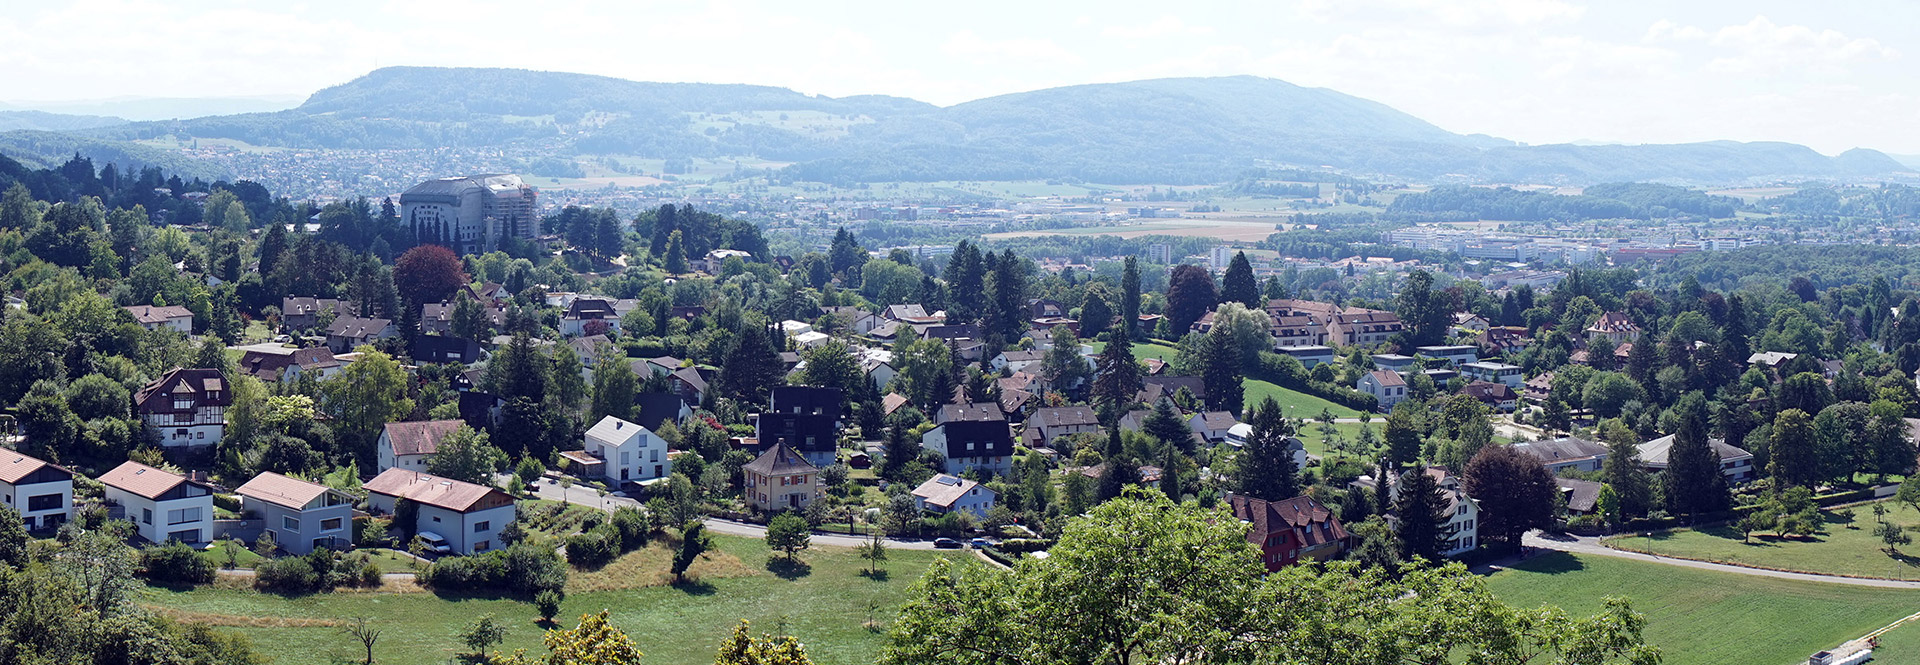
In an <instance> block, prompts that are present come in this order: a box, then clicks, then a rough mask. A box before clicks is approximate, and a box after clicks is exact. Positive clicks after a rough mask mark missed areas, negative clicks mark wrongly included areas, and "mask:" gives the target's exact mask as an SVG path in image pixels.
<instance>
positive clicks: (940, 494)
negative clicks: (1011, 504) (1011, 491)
mask: <svg viewBox="0 0 1920 665" xmlns="http://www.w3.org/2000/svg"><path fill="white" fill-rule="evenodd" d="M996 498H998V497H997V496H995V494H994V492H993V490H991V489H988V488H987V486H985V485H981V484H980V483H976V482H974V481H971V480H967V479H965V478H961V477H959V476H950V475H947V474H944V473H942V474H939V475H936V476H934V477H932V478H928V479H927V482H924V483H920V486H919V487H915V488H913V505H914V507H916V508H919V509H920V510H923V511H927V512H933V513H940V514H946V513H950V512H953V511H956V510H961V511H966V512H968V513H971V514H972V515H973V517H974V519H986V517H987V511H989V510H992V509H993V502H994V500H995V499H996Z"/></svg>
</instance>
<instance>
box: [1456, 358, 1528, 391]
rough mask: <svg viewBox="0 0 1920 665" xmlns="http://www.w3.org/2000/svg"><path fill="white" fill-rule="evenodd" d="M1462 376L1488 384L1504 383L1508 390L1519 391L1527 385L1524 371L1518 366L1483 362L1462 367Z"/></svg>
mask: <svg viewBox="0 0 1920 665" xmlns="http://www.w3.org/2000/svg"><path fill="white" fill-rule="evenodd" d="M1460 374H1461V375H1462V376H1465V377H1467V378H1469V379H1479V380H1481V381H1485V382H1487V383H1504V384H1507V387H1508V388H1512V389H1514V390H1519V389H1520V386H1521V385H1522V384H1524V383H1526V377H1525V376H1523V370H1521V369H1520V367H1519V366H1518V365H1509V364H1506V363H1502V362H1494V361H1491V360H1483V361H1480V362H1472V363H1465V364H1462V365H1460Z"/></svg>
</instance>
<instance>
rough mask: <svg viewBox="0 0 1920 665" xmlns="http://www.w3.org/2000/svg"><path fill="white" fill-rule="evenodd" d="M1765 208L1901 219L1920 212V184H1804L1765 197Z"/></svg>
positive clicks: (1829, 214) (1761, 203) (1776, 210)
mask: <svg viewBox="0 0 1920 665" xmlns="http://www.w3.org/2000/svg"><path fill="white" fill-rule="evenodd" d="M1755 207H1757V208H1760V209H1762V210H1770V211H1774V212H1780V213H1786V214H1791V215H1805V216H1810V217H1865V218H1870V219H1882V220H1900V219H1911V218H1913V217H1914V216H1916V215H1920V188H1914V187H1908V186H1906V185H1892V184H1889V185H1881V186H1879V187H1803V188H1800V189H1799V190H1797V191H1795V192H1793V193H1791V194H1784V195H1781V196H1775V197H1772V198H1769V199H1766V200H1763V201H1761V202H1760V203H1759V204H1757V205H1756V206H1755Z"/></svg>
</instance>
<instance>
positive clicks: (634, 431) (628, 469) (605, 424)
mask: <svg viewBox="0 0 1920 665" xmlns="http://www.w3.org/2000/svg"><path fill="white" fill-rule="evenodd" d="M569 452H573V451H569ZM580 452H584V453H586V454H587V455H588V456H590V457H592V458H594V460H595V461H597V462H599V464H597V465H592V466H598V467H600V468H599V469H598V471H599V472H600V477H602V478H605V479H607V480H609V481H612V482H614V483H624V482H646V481H649V480H654V479H657V478H665V477H667V475H668V474H671V473H673V460H672V459H669V458H668V457H667V440H666V439H662V438H660V436H659V435H657V434H654V433H653V432H651V431H648V430H647V428H645V427H641V426H639V425H636V424H634V423H630V422H627V421H625V420H621V419H619V418H615V417H613V416H607V417H605V418H601V419H600V422H598V423H594V425H593V427H591V428H588V429H587V435H586V449H585V450H583V451H580Z"/></svg>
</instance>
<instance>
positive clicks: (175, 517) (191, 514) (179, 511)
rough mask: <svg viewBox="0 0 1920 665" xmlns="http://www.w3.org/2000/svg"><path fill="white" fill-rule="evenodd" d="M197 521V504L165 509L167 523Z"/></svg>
mask: <svg viewBox="0 0 1920 665" xmlns="http://www.w3.org/2000/svg"><path fill="white" fill-rule="evenodd" d="M198 521H200V508H199V507H198V506H196V507H193V508H175V509H173V510H169V511H167V523H168V524H186V523H188V522H198ZM295 524H299V522H297V521H296V522H295ZM296 528H297V527H296Z"/></svg>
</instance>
